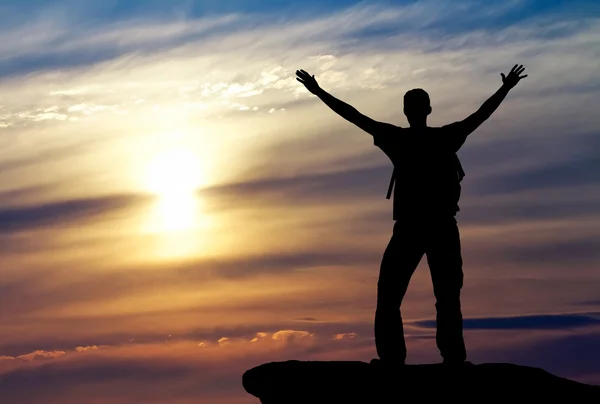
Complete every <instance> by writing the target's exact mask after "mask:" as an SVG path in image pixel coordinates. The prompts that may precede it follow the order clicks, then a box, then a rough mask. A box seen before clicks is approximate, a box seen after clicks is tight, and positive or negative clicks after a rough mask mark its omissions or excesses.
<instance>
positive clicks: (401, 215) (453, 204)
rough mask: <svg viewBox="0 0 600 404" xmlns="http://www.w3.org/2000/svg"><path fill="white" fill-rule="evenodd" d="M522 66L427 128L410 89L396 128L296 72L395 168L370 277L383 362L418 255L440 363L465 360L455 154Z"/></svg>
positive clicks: (393, 346)
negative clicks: (468, 107)
mask: <svg viewBox="0 0 600 404" xmlns="http://www.w3.org/2000/svg"><path fill="white" fill-rule="evenodd" d="M524 70H525V69H524V68H523V66H522V65H520V66H518V65H515V66H514V67H513V68H512V69H511V71H510V73H509V74H508V75H507V76H505V75H504V74H503V73H501V76H502V83H503V84H502V86H501V87H500V89H499V90H498V91H496V93H495V94H494V95H492V96H491V97H490V98H489V99H488V100H487V101H486V102H484V103H483V105H482V106H481V107H480V108H479V109H478V110H477V112H475V113H474V114H472V115H470V116H469V117H467V118H466V119H465V120H463V121H460V122H455V123H452V124H449V125H446V126H442V127H435V128H434V127H429V126H427V116H428V115H429V114H430V113H431V105H430V102H429V95H428V94H427V93H426V92H425V91H424V90H422V89H420V88H417V89H414V90H410V91H408V92H407V93H406V94H405V95H404V114H405V115H406V117H407V119H408V123H409V124H410V127H409V128H401V127H398V126H396V125H392V124H389V123H383V122H377V121H375V120H373V119H371V118H369V117H367V116H365V115H363V114H361V113H360V112H359V111H357V110H356V109H355V108H353V107H352V106H350V105H348V104H346V103H345V102H343V101H340V100H338V99H337V98H335V97H334V96H332V95H331V94H329V93H327V92H326V91H325V90H323V89H322V88H320V87H319V85H318V83H317V81H316V80H315V76H311V75H310V74H308V73H307V72H306V71H304V70H299V71H296V75H297V76H298V77H297V80H298V81H299V82H301V83H302V84H304V86H305V87H306V89H307V90H308V91H310V92H311V93H313V94H315V95H316V96H318V97H319V98H320V99H321V100H322V101H323V102H324V103H325V104H327V106H329V107H330V108H331V109H332V110H333V111H334V112H336V113H337V114H339V115H340V116H341V117H343V118H344V119H346V120H348V121H350V122H352V123H353V124H355V125H356V126H358V127H359V128H361V129H363V130H364V131H366V132H367V133H369V134H371V135H372V136H373V139H374V144H375V145H376V146H378V147H379V148H380V149H381V150H383V152H384V153H385V154H386V155H387V156H388V157H389V158H390V160H391V161H392V163H393V164H394V173H393V174H392V180H391V182H390V188H389V191H388V198H389V197H390V195H391V192H392V187H393V186H394V182H396V186H395V191H394V206H393V219H394V221H395V224H394V228H393V234H392V237H391V240H390V242H389V244H388V246H387V248H386V250H385V253H384V254H383V259H382V261H381V268H380V273H379V280H378V283H377V309H376V312H375V345H376V348H377V355H378V356H379V358H380V360H381V363H382V364H383V365H391V366H396V365H403V364H404V361H405V359H406V344H405V342H404V331H403V327H402V317H401V315H400V304H401V303H402V299H403V298H404V295H405V293H406V290H407V288H408V283H409V281H410V278H411V276H412V274H413V272H414V271H415V269H416V268H417V265H418V264H419V262H420V261H421V258H422V257H423V255H424V254H425V255H426V256H427V262H428V264H429V269H430V272H431V279H432V281H433V291H434V294H435V298H436V304H435V307H436V311H437V317H436V320H437V333H436V342H437V346H438V349H439V350H440V353H441V355H442V357H443V359H444V363H448V364H461V363H466V362H465V361H466V357H467V354H466V350H465V343H464V340H463V326H462V313H461V307H460V291H461V289H462V286H463V271H462V256H461V246H460V235H459V230H458V225H457V222H456V218H455V216H456V213H457V212H458V211H459V207H458V201H459V198H460V191H461V186H460V181H461V180H462V177H463V176H464V172H463V171H462V167H461V166H460V162H459V160H458V157H457V155H456V153H457V152H458V150H459V149H460V147H461V146H462V145H463V143H464V142H465V140H466V138H467V136H468V135H469V134H471V133H472V132H473V131H474V130H475V129H477V127H479V125H481V124H482V123H483V122H484V121H485V120H486V119H488V118H489V117H490V115H492V113H493V112H494V111H495V110H496V109H497V108H498V106H499V105H500V103H501V102H502V101H503V100H504V98H505V97H506V95H507V94H508V92H509V90H511V89H512V88H513V87H514V86H516V85H517V83H518V82H519V80H521V79H522V78H525V77H527V75H523V76H522V75H521V74H522V73H523V71H524Z"/></svg>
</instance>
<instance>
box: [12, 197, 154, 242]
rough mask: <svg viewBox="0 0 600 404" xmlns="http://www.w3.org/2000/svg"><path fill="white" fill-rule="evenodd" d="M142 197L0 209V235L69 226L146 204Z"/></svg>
mask: <svg viewBox="0 0 600 404" xmlns="http://www.w3.org/2000/svg"><path fill="white" fill-rule="evenodd" d="M148 199H149V197H148V196H144V195H133V194H129V195H126V194H124V195H108V196H99V197H94V198H84V199H72V200H64V201H58V202H49V203H45V204H42V205H33V206H26V207H9V208H1V209H0V233H16V232H20V231H27V230H35V229H39V228H43V227H55V226H59V227H60V226H69V225H72V224H73V223H80V222H82V221H85V220H89V219H91V218H97V217H100V216H102V215H105V214H108V213H114V212H115V211H120V210H123V209H126V208H131V207H133V206H135V205H138V204H140V203H142V202H147V201H148Z"/></svg>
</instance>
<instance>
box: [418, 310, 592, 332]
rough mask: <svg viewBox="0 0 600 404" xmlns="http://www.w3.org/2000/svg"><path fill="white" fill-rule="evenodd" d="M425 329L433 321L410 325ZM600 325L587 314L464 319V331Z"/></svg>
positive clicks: (431, 325)
mask: <svg viewBox="0 0 600 404" xmlns="http://www.w3.org/2000/svg"><path fill="white" fill-rule="evenodd" d="M412 324H413V325H416V326H419V327H425V328H434V327H435V326H436V322H435V320H423V321H416V322H413V323H412ZM595 325H600V318H597V317H593V316H592V315H587V314H558V315H552V314H548V315H531V316H514V317H489V318H465V319H464V320H463V327H464V329H466V330H562V329H573V328H581V327H589V326H595Z"/></svg>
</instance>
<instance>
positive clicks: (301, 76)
mask: <svg viewBox="0 0 600 404" xmlns="http://www.w3.org/2000/svg"><path fill="white" fill-rule="evenodd" d="M296 76H298V77H296V80H298V81H299V82H300V83H302V84H304V87H306V89H307V90H308V91H310V92H311V93H313V94H316V93H317V92H318V91H319V90H320V87H319V83H317V80H315V76H314V75H312V76H311V75H310V74H308V73H307V72H306V71H304V70H302V69H300V70H296Z"/></svg>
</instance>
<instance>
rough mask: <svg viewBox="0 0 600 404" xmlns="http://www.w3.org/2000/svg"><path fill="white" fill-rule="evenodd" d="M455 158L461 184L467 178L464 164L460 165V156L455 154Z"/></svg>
mask: <svg viewBox="0 0 600 404" xmlns="http://www.w3.org/2000/svg"><path fill="white" fill-rule="evenodd" d="M454 158H455V159H456V169H457V170H458V182H461V181H462V180H463V178H465V170H463V167H462V164H460V159H459V158H458V154H454Z"/></svg>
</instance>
